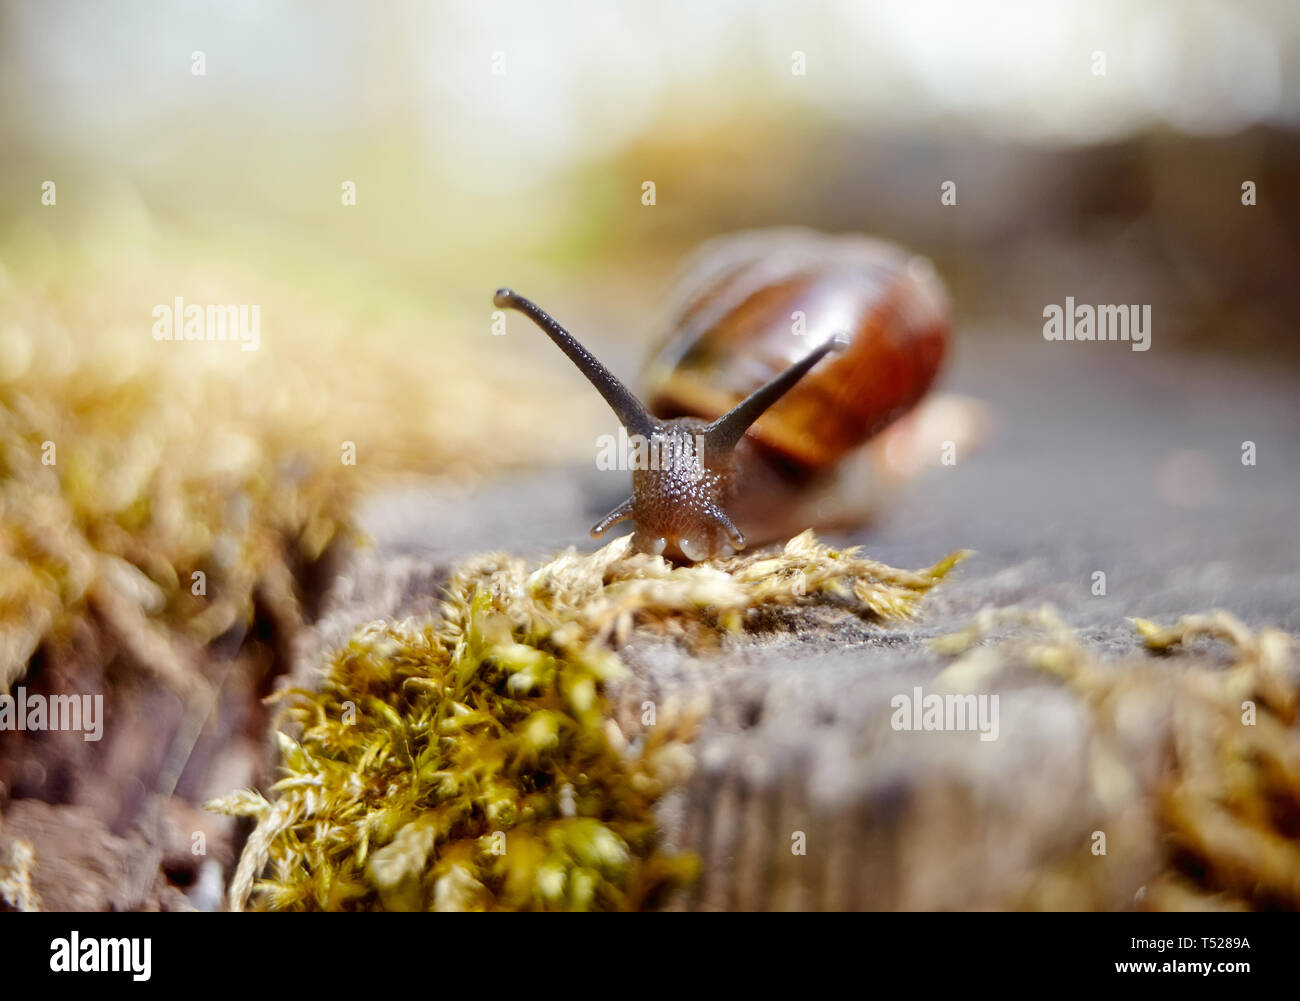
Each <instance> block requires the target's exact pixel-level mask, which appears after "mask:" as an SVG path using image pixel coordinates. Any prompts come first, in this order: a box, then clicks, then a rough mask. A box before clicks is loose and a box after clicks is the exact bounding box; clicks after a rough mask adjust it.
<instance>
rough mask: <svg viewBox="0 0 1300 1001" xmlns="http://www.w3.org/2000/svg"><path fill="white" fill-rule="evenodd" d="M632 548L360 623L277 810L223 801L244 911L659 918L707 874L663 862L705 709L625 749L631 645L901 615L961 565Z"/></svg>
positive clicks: (294, 756)
mask: <svg viewBox="0 0 1300 1001" xmlns="http://www.w3.org/2000/svg"><path fill="white" fill-rule="evenodd" d="M628 547H629V538H628V537H624V538H622V539H619V540H616V541H615V542H613V543H611V544H609V545H607V546H605V547H604V548H603V549H601V550H599V551H597V552H596V553H593V554H591V555H588V556H582V555H578V554H576V553H574V552H572V551H569V552H567V553H565V554H562V555H560V556H558V557H556V558H555V559H553V560H551V561H549V562H547V563H545V564H543V565H541V566H537V567H534V566H530V565H529V564H527V563H526V562H525V561H523V560H520V559H516V558H512V557H508V556H504V555H499V554H497V555H491V556H485V557H481V558H477V559H474V560H471V561H470V562H469V563H467V564H466V565H464V566H463V567H461V568H460V569H459V570H458V571H457V572H456V573H455V574H453V576H452V579H451V582H450V584H449V588H448V590H449V594H448V599H447V601H446V603H445V605H444V607H443V610H442V614H441V615H440V616H438V617H436V618H435V619H433V620H431V621H428V622H425V623H422V624H414V623H406V624H401V625H394V624H381V623H375V624H371V625H368V626H365V627H364V628H362V629H360V630H359V631H358V632H357V633H356V634H355V635H354V637H353V638H352V641H351V642H350V643H349V644H348V646H347V648H346V649H344V650H341V651H339V652H338V653H336V654H335V655H334V657H333V659H332V661H331V663H330V665H329V669H328V673H327V676H326V678H325V680H324V682H323V684H322V686H321V688H320V690H319V691H316V692H309V691H296V692H292V693H289V695H288V697H289V699H290V701H291V708H290V714H291V716H292V718H293V720H294V721H295V722H296V723H297V724H298V726H299V727H300V728H301V740H300V741H295V740H292V739H290V738H289V737H285V736H282V738H281V741H282V765H283V768H284V770H285V773H286V774H285V777H284V778H283V779H282V780H281V781H280V782H278V783H277V784H276V786H275V787H274V790H273V794H274V797H275V798H274V800H273V801H268V800H266V799H264V798H263V797H262V796H260V795H259V794H257V793H254V792H241V793H236V794H234V795H232V796H228V797H225V798H224V799H222V800H219V801H217V802H215V803H213V804H210V808H211V809H215V810H218V811H220V812H225V813H232V814H238V815H243V816H251V817H254V818H256V820H257V827H256V829H255V831H254V833H253V835H252V836H251V838H250V839H249V842H248V845H247V846H246V848H245V850H244V855H243V857H242V858H241V860H240V864H239V868H238V870H237V872H236V874H235V879H234V881H233V884H232V887H231V905H232V907H234V908H236V909H241V908H243V907H245V906H248V905H249V904H250V903H251V905H252V906H254V907H259V908H269V909H325V910H330V909H339V908H362V909H372V908H384V909H395V910H411V909H429V908H432V909H437V910H486V909H575V910H589V909H631V908H639V907H644V906H648V905H650V904H652V903H654V902H655V901H656V900H657V899H659V898H660V896H661V894H662V892H663V891H665V890H667V889H670V888H671V887H672V886H674V885H680V884H681V883H683V882H685V881H687V880H688V879H689V878H690V877H691V876H692V874H693V872H694V867H695V861H694V860H693V859H690V858H669V857H665V856H664V855H663V854H661V853H660V852H659V851H658V849H657V846H656V831H655V824H654V816H653V806H654V803H655V801H656V800H657V799H658V798H659V797H660V796H661V795H662V794H663V793H664V792H665V791H666V790H667V789H668V788H670V787H671V786H672V785H673V784H675V783H677V782H680V781H681V780H682V779H684V778H685V777H686V775H687V774H689V768H690V757H689V754H688V753H687V752H686V744H687V743H688V742H689V741H690V740H691V738H692V737H693V735H694V731H695V728H696V724H697V722H698V718H699V714H700V712H701V711H702V707H693V708H691V709H688V710H682V711H680V712H677V713H666V714H665V713H661V714H660V716H659V719H658V721H657V723H656V725H655V726H653V727H651V728H649V729H648V731H647V732H646V733H645V734H644V736H642V737H640V738H639V739H637V740H636V741H635V743H634V744H633V745H632V746H628V745H627V744H626V743H625V740H624V737H623V735H622V734H621V733H620V732H619V730H618V729H617V727H615V726H614V725H613V723H612V722H611V721H610V720H609V718H608V706H607V703H606V697H605V692H606V688H607V686H608V684H609V683H610V682H612V681H614V680H616V679H617V678H618V677H619V676H620V675H621V674H622V673H623V671H624V667H623V664H622V662H621V660H620V658H619V656H618V654H617V648H618V647H619V646H620V645H621V644H622V643H623V642H624V641H625V640H626V639H627V638H628V636H629V635H630V633H631V632H632V630H633V629H638V628H639V629H644V630H653V631H657V632H661V633H667V634H671V635H676V636H678V637H680V638H681V639H682V640H683V641H684V642H687V643H689V644H693V645H698V644H702V643H708V642H717V641H719V639H720V638H721V637H722V636H725V634H727V633H728V632H732V631H736V630H739V629H742V628H743V626H744V622H745V615H746V613H747V612H749V611H750V610H754V609H759V608H763V607H770V606H772V605H785V604H795V603H810V602H827V601H833V602H847V603H849V604H850V605H851V606H852V607H854V608H856V609H857V610H859V611H860V612H863V613H865V614H875V615H879V616H882V617H887V618H902V617H907V616H909V615H911V614H913V613H914V612H915V610H916V608H917V605H918V603H919V602H920V600H921V598H922V597H923V596H924V594H925V593H926V592H927V591H928V590H929V589H930V588H931V587H933V586H934V585H935V584H936V583H937V582H938V581H940V580H941V579H942V578H943V577H944V575H945V574H946V573H947V572H948V570H949V569H950V568H951V567H952V565H953V564H954V563H955V562H956V561H957V560H958V559H960V558H961V555H962V554H960V553H958V554H953V555H952V556H950V557H948V558H947V559H946V560H944V561H942V562H941V563H939V564H937V565H936V566H934V567H931V568H929V569H926V570H922V571H918V572H915V573H912V572H908V571H902V570H896V569H894V568H892V567H887V566H885V565H883V564H880V563H877V562H874V561H871V560H867V559H864V558H862V557H860V556H859V555H858V554H857V552H856V551H853V550H849V551H845V552H840V551H837V550H834V549H831V548H828V547H826V546H823V545H821V544H819V543H818V542H817V541H816V540H815V539H814V538H813V536H812V533H811V532H808V533H805V534H803V535H801V536H799V537H798V538H796V539H793V540H791V542H790V543H789V544H788V545H787V546H786V547H785V549H784V550H783V551H782V552H780V553H777V554H763V553H758V554H751V555H748V556H740V557H734V558H731V559H728V560H723V561H718V562H715V563H712V564H704V565H698V566H693V567H674V566H672V565H670V564H668V563H666V562H664V561H663V560H662V559H660V558H658V557H650V556H628V555H627V551H628ZM263 874H265V875H264V876H263V878H262V879H261V880H260V881H259V882H256V884H255V882H254V881H255V880H256V879H257V877H258V876H259V875H263Z"/></svg>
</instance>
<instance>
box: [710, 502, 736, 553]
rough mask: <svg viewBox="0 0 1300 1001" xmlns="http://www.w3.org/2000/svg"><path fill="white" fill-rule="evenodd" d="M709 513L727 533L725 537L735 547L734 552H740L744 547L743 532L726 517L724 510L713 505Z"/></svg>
mask: <svg viewBox="0 0 1300 1001" xmlns="http://www.w3.org/2000/svg"><path fill="white" fill-rule="evenodd" d="M709 515H710V517H712V518H713V520H714V521H716V522H717V523H718V524H719V525H721V526H722V530H723V531H724V532H726V533H727V538H728V539H729V540H730V541H731V547H732V548H733V549H735V550H736V552H740V551H741V550H742V549H744V548H745V536H744V533H742V532H741V531H740V529H738V528H737V527H736V525H735V523H734V522H733V521H732V520H731V519H730V518H728V517H727V512H726V511H724V510H722V508H720V507H716V506H715V507H713V508H712V509H711V510H710V511H709Z"/></svg>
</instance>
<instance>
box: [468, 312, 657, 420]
mask: <svg viewBox="0 0 1300 1001" xmlns="http://www.w3.org/2000/svg"><path fill="white" fill-rule="evenodd" d="M492 303H493V305H495V306H496V307H497V308H498V309H513V310H516V311H518V312H520V313H523V314H524V316H526V317H528V318H529V319H530V320H532V321H533V322H534V323H535V324H537V325H538V326H539V327H541V328H542V332H543V333H544V334H546V336H547V337H549V338H550V339H551V340H552V341H554V342H555V346H556V347H558V348H559V349H560V350H561V351H563V352H564V353H565V354H566V355H567V356H568V358H569V360H570V361H571V362H573V364H574V365H576V366H577V367H578V371H579V372H581V373H582V374H583V375H585V376H586V377H587V379H588V381H589V382H590V383H591V384H592V385H593V386H595V387H596V392H598V393H600V395H601V396H603V397H604V398H605V402H606V403H608V404H609V406H610V409H611V410H613V411H614V414H615V416H617V417H618V419H619V422H620V423H621V424H622V425H623V426H624V427H625V428H627V430H628V433H629V434H639V435H644V436H645V437H647V438H648V437H650V435H651V434H653V433H654V430H655V428H656V427H657V426H658V423H659V422H658V421H656V420H655V419H654V417H652V416H651V414H650V411H649V410H647V409H646V407H645V404H644V403H642V402H641V401H640V400H638V399H637V398H636V395H635V394H634V393H633V392H632V391H631V390H630V389H628V388H627V387H626V386H624V385H623V383H621V382H620V381H619V380H618V377H617V376H615V375H614V373H613V372H611V371H610V370H609V369H607V368H606V367H605V366H604V365H602V364H601V363H600V361H599V360H598V359H597V358H596V356H595V355H593V354H592V353H591V352H590V351H588V350H587V349H586V348H584V347H583V346H582V344H580V343H579V341H578V339H577V338H576V337H574V336H573V335H572V334H571V333H569V332H568V331H567V330H565V329H564V327H563V326H562V325H561V324H560V322H559V321H558V320H556V319H555V318H554V317H552V316H551V315H550V314H549V313H547V312H546V310H544V309H542V308H541V307H540V306H538V305H537V304H536V303H535V302H533V301H532V300H530V299H525V298H524V297H523V296H522V295H519V294H518V293H516V292H514V291H513V290H511V289H508V288H499V289H497V292H496V295H494V296H493V297H492Z"/></svg>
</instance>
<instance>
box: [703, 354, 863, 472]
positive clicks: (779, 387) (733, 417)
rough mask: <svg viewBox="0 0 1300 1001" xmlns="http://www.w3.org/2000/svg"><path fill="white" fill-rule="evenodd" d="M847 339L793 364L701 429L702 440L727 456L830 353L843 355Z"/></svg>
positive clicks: (711, 448)
mask: <svg viewBox="0 0 1300 1001" xmlns="http://www.w3.org/2000/svg"><path fill="white" fill-rule="evenodd" d="M848 343H849V339H848V338H847V337H846V336H844V335H843V334H837V335H835V336H834V337H832V338H830V339H829V340H827V341H826V342H825V343H824V344H822V345H821V347H819V348H817V349H816V350H815V351H812V352H810V353H809V354H808V356H807V357H806V358H804V359H802V360H801V361H797V362H795V363H794V364H793V365H791V366H790V367H789V368H787V369H786V370H785V371H784V372H782V373H781V374H780V375H778V376H776V377H775V378H774V379H772V380H771V381H770V382H768V383H767V384H766V385H763V386H760V387H759V388H758V389H756V390H754V391H753V392H752V393H750V394H749V395H748V396H747V397H745V398H744V399H743V400H741V401H740V402H739V403H737V404H736V405H735V406H734V407H732V408H731V409H730V410H728V411H727V412H726V413H725V414H723V415H722V416H721V417H719V418H718V419H717V420H716V421H714V422H713V423H712V424H710V425H709V426H708V427H707V428H705V429H704V440H705V442H706V443H707V445H708V447H709V449H710V450H711V451H714V452H715V454H721V453H725V452H729V451H730V450H731V449H733V448H735V447H736V442H738V441H740V439H741V438H742V437H743V436H744V434H745V432H746V431H748V430H749V428H750V425H752V424H753V423H754V422H755V421H756V420H758V419H759V418H760V417H762V416H763V414H764V413H765V412H766V411H767V410H768V409H769V408H770V407H771V406H772V405H773V404H774V403H776V401H777V400H779V399H780V398H781V397H783V396H784V395H785V394H786V393H788V392H789V391H790V390H791V389H793V388H794V385H795V383H797V382H798V381H799V380H800V379H802V378H803V377H804V376H805V375H807V374H808V371H809V369H811V368H812V367H813V366H814V365H816V364H817V363H818V362H819V361H821V360H822V359H823V358H825V357H826V356H827V355H828V354H830V352H832V351H842V350H843V349H844V348H846V347H847V346H848Z"/></svg>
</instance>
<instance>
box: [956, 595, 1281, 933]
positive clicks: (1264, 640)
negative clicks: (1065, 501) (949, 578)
mask: <svg viewBox="0 0 1300 1001" xmlns="http://www.w3.org/2000/svg"><path fill="white" fill-rule="evenodd" d="M1133 624H1134V626H1135V628H1136V630H1137V633H1138V635H1139V636H1140V637H1141V638H1142V640H1143V643H1144V645H1145V647H1146V648H1147V649H1148V650H1150V651H1152V652H1154V653H1157V654H1160V655H1161V660H1158V661H1153V660H1152V659H1151V658H1149V657H1147V658H1143V657H1141V656H1138V657H1128V658H1124V659H1121V660H1118V661H1106V660H1103V659H1101V658H1099V657H1098V656H1097V655H1096V654H1095V653H1094V652H1093V651H1092V650H1090V649H1089V648H1087V647H1086V646H1084V645H1083V644H1081V643H1080V642H1079V640H1078V638H1077V637H1076V635H1075V633H1074V631H1073V630H1072V629H1070V628H1069V626H1068V625H1066V624H1065V623H1064V622H1063V621H1062V620H1061V619H1060V618H1059V616H1057V614H1056V613H1055V612H1054V611H1053V610H1052V609H1050V608H1042V609H1037V610H1033V611H1029V610H1023V609H988V610H985V611H984V612H982V613H981V614H980V615H979V616H978V617H977V618H976V620H975V621H974V622H972V624H971V625H970V627H969V628H967V629H966V630H964V631H963V632H961V633H959V634H955V635H952V636H947V637H941V638H940V639H938V640H936V641H934V645H935V646H936V648H937V649H939V650H940V651H941V652H944V653H948V654H953V655H958V654H960V655H961V659H959V660H958V661H957V662H956V663H954V664H953V665H952V666H951V667H949V668H948V669H947V671H946V674H947V676H948V679H950V680H954V681H956V680H959V681H960V684H962V685H970V684H972V683H974V682H975V681H976V680H977V679H981V678H982V679H984V680H987V679H988V678H989V677H990V676H991V675H993V674H996V673H998V672H1001V671H1003V670H1006V669H1007V668H1008V667H1011V666H1013V665H1015V664H1025V665H1028V666H1030V667H1033V668H1035V669H1037V670H1041V671H1045V672H1047V673H1049V674H1051V675H1053V676H1055V677H1057V678H1059V679H1061V681H1062V682H1063V683H1065V684H1067V685H1068V686H1069V687H1070V688H1071V689H1072V690H1073V691H1075V692H1077V693H1078V694H1079V695H1080V696H1081V697H1082V698H1083V699H1084V700H1085V702H1086V704H1087V705H1088V706H1089V707H1090V710H1091V712H1092V717H1093V724H1094V726H1093V735H1092V748H1091V774H1092V786H1093V791H1094V793H1095V795H1096V797H1097V800H1098V802H1099V803H1100V804H1101V805H1102V807H1103V809H1104V811H1105V813H1106V815H1107V818H1108V819H1107V822H1106V827H1107V829H1108V830H1109V831H1110V835H1111V841H1112V845H1113V844H1114V843H1116V842H1117V841H1118V843H1119V844H1121V845H1126V846H1129V847H1132V848H1134V852H1135V853H1136V851H1137V848H1136V846H1138V845H1153V846H1156V850H1157V851H1158V852H1159V853H1160V854H1159V857H1158V859H1157V860H1156V861H1157V863H1158V864H1159V865H1160V866H1161V867H1162V871H1161V872H1160V874H1159V875H1158V877H1157V878H1156V879H1155V880H1154V881H1152V882H1151V883H1150V885H1148V886H1146V887H1145V888H1144V890H1143V892H1142V894H1141V896H1140V897H1139V898H1138V899H1137V900H1136V901H1135V903H1136V905H1137V906H1140V907H1143V908H1146V909H1151V910H1189V909H1196V910H1205V909H1227V910H1244V909H1272V908H1286V909H1300V728H1298V727H1297V725H1296V723H1297V712H1296V710H1297V706H1298V705H1300V665H1298V664H1297V663H1296V658H1295V648H1296V641H1295V640H1294V639H1293V638H1292V637H1291V636H1289V635H1288V634H1286V633H1284V632H1281V631H1279V630H1276V629H1268V628H1265V629H1260V630H1252V629H1249V628H1247V627H1246V626H1245V625H1244V624H1243V623H1241V622H1240V621H1239V620H1238V619H1237V618H1235V617H1234V616H1233V615H1231V614H1229V613H1228V612H1224V611H1217V612H1211V613H1208V614H1201V615H1189V616H1185V617H1183V618H1181V619H1180V620H1179V621H1178V622H1177V623H1175V624H1174V625H1173V626H1171V627H1168V628H1162V627H1160V626H1158V625H1156V624H1155V623H1153V622H1149V621H1147V620H1144V619H1134V620H1133ZM1007 625H1011V626H1013V627H1015V628H1016V630H1017V631H1016V632H1015V633H1013V634H1012V635H1011V636H1010V637H1009V638H1007V639H1005V640H1004V641H1003V642H1002V643H1000V644H998V645H997V646H994V647H987V646H980V645H977V644H979V642H980V641H981V640H982V639H983V638H984V637H986V636H987V635H989V634H990V633H991V632H993V631H995V630H997V629H999V628H1000V627H1003V626H1007ZM1204 640H1211V641H1223V642H1226V643H1227V644H1228V647H1229V654H1230V657H1231V665H1230V666H1229V667H1228V668H1227V669H1226V670H1225V669H1222V668H1221V667H1219V666H1216V665H1214V664H1212V663H1207V661H1206V659H1205V658H1204V657H1203V656H1200V655H1199V651H1195V647H1196V645H1197V644H1198V643H1199V642H1200V641H1204ZM1189 648H1191V649H1192V650H1193V651H1195V652H1188V651H1189ZM1170 657H1172V658H1174V659H1173V660H1172V661H1171V660H1169V659H1168V658H1170ZM1154 706H1159V707H1164V708H1161V709H1153V708H1152V707H1154ZM1135 721H1143V723H1144V725H1146V724H1150V725H1153V726H1157V727H1161V728H1167V733H1165V732H1164V731H1163V730H1161V731H1160V733H1161V737H1162V739H1163V741H1164V746H1163V747H1162V748H1161V749H1160V755H1159V758H1158V759H1157V760H1158V761H1159V763H1160V768H1159V771H1158V774H1157V775H1156V776H1154V779H1153V777H1151V776H1147V777H1145V778H1144V777H1143V776H1142V775H1141V774H1140V769H1139V767H1138V765H1137V763H1136V762H1135V761H1134V760H1133V755H1132V754H1131V753H1126V752H1127V750H1128V749H1129V748H1131V746H1132V745H1133V743H1134V736H1135V735H1134V733H1133V727H1134V723H1135ZM1137 736H1138V737H1139V738H1140V739H1150V734H1149V733H1146V732H1144V733H1142V734H1140V735H1137ZM1139 746H1140V745H1139ZM1097 873H1098V866H1097V865H1095V864H1089V865H1085V866H1080V865H1078V864H1077V863H1071V864H1066V865H1064V866H1062V867H1060V868H1059V869H1057V870H1056V871H1054V872H1052V873H1050V874H1046V877H1045V878H1040V879H1039V880H1038V883H1037V886H1036V887H1035V889H1034V890H1032V891H1031V892H1030V894H1029V895H1028V896H1027V897H1026V900H1025V901H1024V904H1025V906H1042V907H1047V908H1051V909H1054V908H1057V907H1062V906H1064V907H1070V908H1078V907H1081V906H1086V905H1087V903H1088V902H1089V901H1092V903H1093V904H1095V905H1097V906H1105V905H1106V904H1105V902H1104V901H1100V900H1097V899H1095V898H1094V895H1093V885H1092V884H1093V882H1094V881H1095V879H1096V876H1097ZM1045 887H1046V888H1048V890H1047V892H1046V893H1044V892H1043V890H1044V888H1045Z"/></svg>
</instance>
